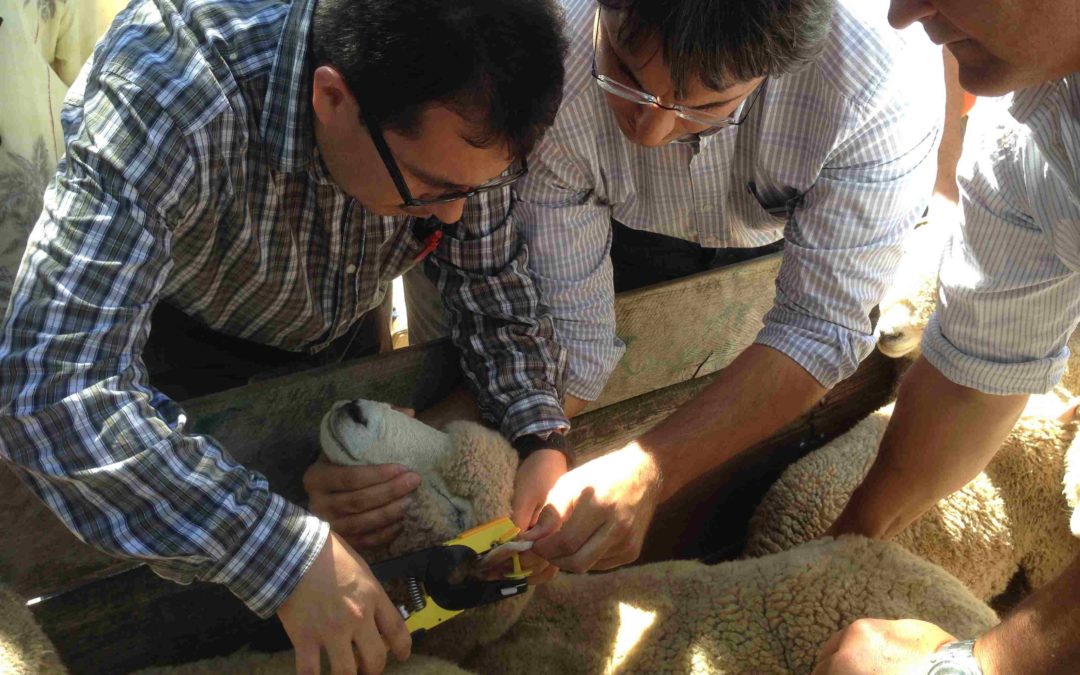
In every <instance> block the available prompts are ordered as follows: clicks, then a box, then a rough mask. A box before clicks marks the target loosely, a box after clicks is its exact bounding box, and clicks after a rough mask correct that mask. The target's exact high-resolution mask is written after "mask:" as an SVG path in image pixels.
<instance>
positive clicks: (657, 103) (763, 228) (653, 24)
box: [513, 0, 944, 572]
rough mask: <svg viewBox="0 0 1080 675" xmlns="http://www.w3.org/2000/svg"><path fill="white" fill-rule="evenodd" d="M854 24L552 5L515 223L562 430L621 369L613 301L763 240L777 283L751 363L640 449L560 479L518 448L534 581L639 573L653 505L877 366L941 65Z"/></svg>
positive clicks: (698, 4) (730, 10) (819, 12)
mask: <svg viewBox="0 0 1080 675" xmlns="http://www.w3.org/2000/svg"><path fill="white" fill-rule="evenodd" d="M865 4H866V3H863V2H856V1H854V0H852V1H849V2H839V3H836V4H835V5H834V3H833V1H832V0H798V1H795V2H760V1H758V0H753V1H751V0H738V1H735V2H732V1H728V0H724V1H720V0H676V1H675V2H672V1H671V0H600V2H599V4H597V3H595V2H587V1H585V0H565V2H564V8H565V12H566V17H567V25H568V26H569V30H570V35H569V38H570V43H571V46H570V52H569V56H568V60H567V68H566V70H567V86H566V90H565V93H564V99H563V105H562V107H561V108H560V111H559V114H558V117H557V118H556V122H555V125H554V126H553V127H552V129H551V131H550V132H549V133H548V134H547V135H545V137H544V139H543V140H542V141H541V142H540V143H539V144H538V146H537V148H536V150H535V151H534V152H533V153H532V154H531V155H530V158H529V162H530V166H529V175H528V176H527V177H526V178H525V179H523V180H522V181H520V182H519V183H518V184H516V185H515V194H516V202H515V206H514V215H513V217H514V220H515V223H517V224H520V225H521V227H522V228H523V230H524V232H525V235H526V239H527V241H528V245H529V252H530V255H529V269H530V271H531V272H532V273H533V275H534V277H535V279H536V280H537V284H538V286H539V287H540V289H541V294H542V299H543V302H544V304H545V305H547V306H548V307H550V308H551V311H552V314H553V315H554V317H555V327H556V336H557V339H558V341H559V343H560V344H561V345H562V346H563V347H565V348H566V350H567V352H568V355H569V371H568V373H567V384H566V387H567V405H566V410H567V412H568V413H570V414H573V413H574V412H576V411H577V410H580V409H581V408H582V407H583V406H584V404H585V402H587V401H589V400H592V399H595V398H596V397H597V396H598V395H599V394H600V392H601V390H602V389H603V386H604V383H605V381H606V380H607V377H608V375H609V374H610V373H611V371H612V369H613V368H614V367H615V364H616V363H617V362H618V360H619V358H620V357H621V355H622V353H623V345H622V344H621V343H620V341H619V340H618V339H617V337H616V335H615V315H614V306H613V295H614V293H616V292H619V291H622V290H627V289H630V288H634V287H636V286H639V285H643V284H651V283H656V282H660V281H664V280H667V279H674V278H678V277H681V276H685V275H688V274H692V273H694V272H699V271H703V270H707V269H710V268H713V267H716V266H718V265H722V264H727V263H729V262H732V261H736V260H741V259H743V258H745V257H750V256H751V255H755V254H759V253H762V252H767V251H769V250H773V249H778V248H779V247H780V246H781V244H780V241H781V239H783V244H782V245H783V263H782V266H781V269H780V273H779V277H778V278H777V294H776V300H775V304H774V306H773V308H772V310H771V311H770V312H769V313H768V314H767V315H766V317H765V321H764V323H765V325H764V328H763V329H762V330H761V332H760V333H759V335H758V337H757V340H756V343H755V344H754V345H752V346H751V347H749V348H748V349H746V350H745V351H744V352H743V353H742V354H741V355H739V356H738V358H737V359H736V360H735V361H734V362H733V363H732V364H731V365H729V366H728V367H726V368H725V369H724V370H723V371H722V372H721V373H720V374H719V375H718V379H717V381H716V382H714V383H712V384H711V385H710V386H709V387H708V388H707V389H705V390H704V391H703V392H702V393H701V394H699V395H698V396H697V397H696V398H694V399H693V400H692V401H690V402H689V403H687V404H686V405H684V406H683V407H682V408H681V409H680V410H678V411H677V412H676V413H674V414H673V415H672V416H671V417H670V418H668V419H667V420H666V421H664V422H662V423H661V424H660V425H659V426H657V427H656V428H655V429H653V430H652V431H650V432H648V433H647V434H645V435H643V436H642V437H640V438H639V439H637V440H635V441H634V442H633V443H630V444H629V445H627V446H626V447H625V448H623V449H621V450H619V451H617V452H615V453H613V454H611V455H609V456H607V457H604V458H600V459H597V460H595V461H593V462H589V463H586V464H584V465H582V466H580V467H577V468H575V469H574V470H572V471H569V472H566V466H565V464H564V463H563V461H562V456H561V454H559V453H557V452H555V451H553V450H550V449H547V448H545V445H547V446H554V445H557V444H558V443H559V441H558V439H557V437H555V439H556V440H554V441H553V440H552V438H553V437H552V436H548V437H546V438H545V437H544V436H543V435H539V436H538V437H537V438H536V439H535V440H534V441H533V445H534V447H536V448H541V449H540V450H538V452H536V453H534V455H541V453H542V456H536V457H535V458H534V457H533V456H530V458H529V459H527V460H526V462H527V465H526V466H525V467H523V469H522V472H520V473H519V486H520V487H519V489H518V492H517V494H516V496H515V517H516V519H517V520H518V521H519V522H525V521H527V520H530V519H532V518H539V525H538V526H537V527H536V528H534V529H533V530H532V532H530V533H529V534H528V535H527V536H529V537H530V538H533V539H536V545H535V547H534V549H533V550H534V551H535V553H536V554H538V555H539V556H541V557H542V558H544V559H546V560H547V561H549V562H550V563H552V564H553V565H554V566H558V567H560V568H563V569H568V570H573V571H579V572H580V571H585V570H590V569H606V568H611V567H615V566H618V565H621V564H625V563H627V562H629V561H631V560H633V559H634V558H636V557H637V555H638V553H639V551H640V549H641V545H642V540H643V538H644V535H645V531H646V528H647V526H648V524H649V522H650V520H651V518H652V515H653V512H654V509H655V505H656V504H657V503H658V502H659V501H660V500H663V499H666V498H667V497H669V496H671V495H672V494H674V493H675V492H677V491H678V490H680V489H681V488H682V487H683V486H684V485H686V484H687V483H688V482H690V481H691V480H692V479H693V478H695V477H697V476H700V475H701V474H703V473H705V472H707V471H709V470H710V469H712V468H714V467H717V466H719V465H720V464H722V463H724V462H726V461H728V460H729V459H731V458H733V457H735V456H736V455H738V454H739V453H740V452H742V451H743V450H744V449H746V448H748V447H750V446H751V445H753V444H754V443H756V442H758V441H760V440H763V439H764V438H766V437H768V436H769V435H771V434H772V433H773V432H775V431H776V430H778V429H779V428H780V427H782V426H783V425H785V424H787V423H788V422H790V421H791V420H793V419H795V418H796V417H798V416H799V415H801V414H803V413H804V412H805V411H806V410H808V409H809V408H810V407H811V406H812V405H814V404H815V403H816V402H817V401H818V400H819V399H820V398H821V397H822V396H823V395H824V393H825V392H826V391H827V390H828V389H829V388H830V387H832V386H833V385H835V384H836V383H837V382H839V381H840V380H842V379H844V378H845V377H847V376H848V375H850V374H851V373H852V372H853V371H854V370H855V369H856V367H857V366H858V364H859V362H860V361H861V360H862V359H863V358H864V357H865V356H867V355H868V354H869V352H870V351H871V349H872V348H873V345H874V335H873V324H872V320H871V318H870V315H871V311H872V309H873V308H874V306H875V305H876V304H877V302H878V300H879V299H880V297H881V295H882V294H883V292H884V290H885V288H886V287H887V285H888V284H889V282H890V280H891V277H892V275H893V272H894V270H895V266H896V264H897V261H898V259H899V256H900V250H901V244H902V240H903V239H904V236H905V235H906V233H907V232H908V231H910V230H911V228H912V227H913V225H914V223H915V221H916V219H917V218H918V216H919V215H920V214H921V212H922V211H923V209H924V208H925V205H926V203H927V202H928V200H929V196H930V194H931V186H932V184H933V180H934V173H935V169H936V161H935V160H936V148H937V144H938V141H939V135H940V133H939V132H940V126H941V120H940V117H941V115H942V111H943V109H944V97H943V86H942V82H943V78H942V70H941V54H940V51H939V50H936V49H934V48H932V46H931V45H929V43H927V42H926V40H925V39H924V38H923V36H921V35H919V34H917V33H912V34H897V33H895V32H894V31H893V30H892V29H891V28H890V27H889V26H888V25H887V23H886V22H885V21H884V19H883V16H882V14H881V12H880V8H876V7H873V6H871V7H865V6H864V5H865ZM526 477H530V478H529V480H526ZM661 477H662V480H661ZM553 483H554V488H553V489H551V490H550V492H548V491H547V489H546V486H547V485H551V484H553ZM545 505H546V508H545V509H544V510H543V511H540V509H541V507H545Z"/></svg>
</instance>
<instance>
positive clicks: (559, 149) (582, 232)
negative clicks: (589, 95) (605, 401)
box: [514, 105, 626, 401]
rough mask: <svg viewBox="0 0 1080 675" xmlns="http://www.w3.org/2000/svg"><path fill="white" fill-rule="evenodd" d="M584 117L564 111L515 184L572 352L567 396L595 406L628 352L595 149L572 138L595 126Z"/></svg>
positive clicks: (543, 286) (518, 210)
mask: <svg viewBox="0 0 1080 675" xmlns="http://www.w3.org/2000/svg"><path fill="white" fill-rule="evenodd" d="M582 114H587V113H584V111H583V110H582V109H581V106H566V105H564V107H563V109H562V110H561V111H560V115H559V118H558V119H557V121H556V125H555V127H554V128H552V129H551V130H550V131H549V132H548V133H547V134H546V135H545V137H544V139H543V140H542V141H541V142H540V144H539V146H538V148H537V150H536V151H535V152H534V153H533V155H532V158H531V160H530V161H531V165H530V171H529V175H528V176H527V177H526V178H525V179H523V180H522V181H521V183H520V185H519V186H517V187H516V190H515V191H516V195H515V196H516V201H515V208H514V219H515V222H516V223H518V224H519V225H520V227H521V229H522V233H523V235H524V236H525V239H526V241H528V244H529V251H530V254H531V255H530V257H529V271H530V272H531V273H532V275H533V278H534V279H535V281H536V284H537V286H538V287H539V289H540V292H541V297H543V299H544V302H545V303H546V304H547V305H548V306H549V307H550V308H551V312H552V317H553V318H554V321H555V334H556V336H557V338H558V340H559V343H560V344H562V345H563V346H564V347H565V348H566V350H567V352H568V358H569V362H568V372H567V383H566V390H567V393H569V394H572V395H573V396H576V397H577V398H580V399H584V400H587V401H592V400H595V399H596V398H597V397H599V396H600V393H601V391H603V388H604V385H605V384H606V382H607V379H608V377H609V376H610V375H611V372H612V371H613V370H614V369H615V366H616V364H618V362H619V359H621V358H622V355H623V353H624V352H625V351H626V347H625V345H624V344H623V342H622V341H621V340H619V338H618V337H617V336H616V333H615V290H614V284H613V281H612V269H611V237H612V230H611V209H610V207H609V206H608V205H607V204H605V203H603V201H602V200H601V199H599V198H598V197H597V195H596V193H595V192H594V190H593V189H592V188H591V187H589V186H590V185H594V184H595V183H593V179H594V178H593V177H592V176H590V169H589V163H588V157H587V156H585V155H587V154H588V152H589V150H588V148H590V146H591V145H593V144H590V143H588V142H586V141H585V139H581V138H569V137H568V135H569V134H573V133H575V132H574V130H575V129H577V130H588V129H590V128H591V126H592V125H591V124H590V123H589V122H588V120H577V119H576V118H577V117H579V116H580V115H582ZM579 122H580V123H579ZM570 148H574V150H572V151H571V150H570Z"/></svg>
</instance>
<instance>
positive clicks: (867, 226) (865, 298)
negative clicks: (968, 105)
mask: <svg viewBox="0 0 1080 675" xmlns="http://www.w3.org/2000/svg"><path fill="white" fill-rule="evenodd" d="M935 92H936V93H938V94H939V96H937V97H935V96H934V95H932V94H933V93H935ZM908 93H910V92H909V91H908V90H907V89H906V88H902V87H897V88H895V89H894V93H893V94H892V97H891V98H890V99H889V100H888V101H887V102H886V103H884V104H883V105H880V106H878V107H877V108H876V109H873V110H870V111H862V110H859V109H857V108H855V109H853V110H852V113H851V114H852V122H851V124H850V130H849V131H848V132H847V133H846V135H845V137H844V138H842V140H841V142H839V143H838V145H837V147H836V149H835V150H834V151H833V152H832V153H831V154H830V156H829V157H828V159H827V161H826V163H825V165H824V166H823V167H822V169H821V172H820V174H819V176H818V178H817V180H816V182H815V183H814V184H813V186H811V187H810V188H809V189H808V190H807V191H806V192H805V193H804V194H802V195H800V196H798V197H797V198H795V199H793V201H792V207H793V208H792V211H791V213H790V214H789V217H788V222H787V224H786V226H785V228H784V238H785V245H784V254H783V261H782V263H781V267H780V272H779V274H778V276H777V280H776V302H775V304H774V306H773V308H772V309H771V310H770V311H769V312H768V313H767V314H766V315H765V318H764V324H765V325H764V327H763V328H762V330H761V332H760V333H759V334H758V336H757V339H756V342H757V343H758V344H763V345H767V346H769V347H772V348H774V349H777V350H779V351H781V352H783V353H784V354H786V355H787V356H789V357H790V358H791V359H793V360H794V361H795V362H796V363H798V364H799V365H800V366H802V367H803V368H804V369H805V370H806V371H807V372H808V373H809V374H810V375H811V376H813V377H814V379H816V380H817V381H818V382H819V383H820V384H821V385H822V386H823V387H826V388H828V387H832V386H833V385H835V384H836V383H837V382H839V381H841V380H843V379H844V378H846V377H848V376H849V375H851V374H852V373H853V372H854V371H855V369H856V368H858V366H859V363H860V362H861V361H862V359H864V358H866V356H867V355H869V353H870V352H871V350H872V349H873V348H874V343H875V337H874V330H873V325H872V323H871V320H870V313H871V311H872V309H873V308H874V306H875V305H877V303H878V302H879V301H880V300H881V297H882V296H883V295H884V293H885V290H886V289H887V288H888V286H889V284H890V283H891V282H892V279H893V276H894V274H895V272H896V269H897V266H898V265H899V261H900V255H901V252H902V247H903V242H904V238H905V237H906V236H907V235H908V233H910V231H911V230H912V228H913V227H914V224H915V221H916V219H917V218H918V216H919V214H920V213H921V212H922V211H923V209H924V208H925V206H926V203H927V202H928V200H929V197H930V194H931V189H932V185H933V180H934V175H935V170H936V161H935V160H936V150H937V146H938V143H939V141H940V120H939V115H938V111H940V110H941V109H942V108H943V106H944V103H943V98H942V97H941V96H940V94H941V92H940V89H939V88H938V87H935V86H932V87H929V89H928V91H927V94H926V96H924V97H922V98H916V99H915V100H905V94H908Z"/></svg>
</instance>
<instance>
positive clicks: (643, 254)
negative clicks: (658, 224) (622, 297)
mask: <svg viewBox="0 0 1080 675" xmlns="http://www.w3.org/2000/svg"><path fill="white" fill-rule="evenodd" d="M611 228H612V241H611V265H612V268H613V272H614V277H615V292H616V293H621V292H622V291H629V290H633V289H635V288H641V287H643V286H652V285H653V284H658V283H660V282H662V281H671V280H673V279H681V278H682V277H687V276H690V275H691V274H697V273H698V272H705V271H707V270H711V269H716V268H718V267H725V266H727V265H732V264H734V263H737V262H742V261H744V260H750V259H752V258H757V257H759V256H763V255H767V254H769V253H773V252H775V251H781V250H783V248H784V242H783V240H781V241H777V242H774V243H772V244H767V245H765V246H759V247H757V248H707V247H704V246H701V245H700V244H695V243H694V242H692V241H686V240H684V239H679V238H677V237H669V236H667V235H663V234H655V233H652V232H643V231H641V230H635V229H633V228H630V227H627V226H626V225H623V224H622V223H620V222H618V221H615V220H613V221H611Z"/></svg>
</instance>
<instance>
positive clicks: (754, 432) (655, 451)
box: [638, 345, 825, 500]
mask: <svg viewBox="0 0 1080 675" xmlns="http://www.w3.org/2000/svg"><path fill="white" fill-rule="evenodd" d="M824 395H825V388H824V387H822V386H821V385H820V384H818V382H817V380H815V379H814V378H813V377H811V376H810V374H809V373H807V372H806V371H805V370H803V369H802V367H800V366H799V365H798V364H797V363H795V361H793V360H792V359H791V358H789V357H788V356H787V355H785V354H783V353H782V352H779V351H777V350H775V349H772V348H770V347H765V346H762V345H751V346H750V347H749V348H748V349H747V350H746V351H744V352H743V353H742V354H740V355H739V356H738V357H737V358H736V359H735V360H734V361H733V362H732V363H731V364H730V365H728V366H727V367H726V368H724V369H723V370H722V371H721V372H720V374H719V375H718V376H717V379H716V381H714V382H713V383H712V384H710V385H709V386H708V387H707V388H706V389H705V390H704V391H702V392H701V393H700V394H698V395H697V396H696V397H694V398H693V399H692V400H691V401H690V402H689V403H687V404H685V405H683V406H682V407H681V408H679V410H678V411H676V412H675V413H674V414H673V415H671V417H668V418H667V419H666V420H664V421H663V422H661V423H660V424H659V425H657V426H656V427H655V428H653V429H652V430H651V431H649V432H648V433H647V434H645V435H644V436H642V438H641V439H639V441H638V442H639V444H640V445H641V447H642V448H643V449H645V450H646V451H647V452H648V453H650V454H651V455H652V456H653V457H654V458H655V459H656V462H657V464H658V465H659V468H660V471H661V474H662V475H663V489H662V492H661V495H660V498H661V500H663V499H667V498H668V497H670V496H671V495H673V494H674V493H676V492H678V490H679V489H681V488H682V487H683V486H685V485H686V484H687V483H689V482H690V481H691V480H693V479H694V478H695V477H697V476H699V475H701V474H702V473H704V472H707V471H708V470H710V469H712V468H714V467H716V466H719V465H720V464H722V463H724V462H725V461H727V460H729V459H731V458H732V457H734V456H735V455H737V454H739V453H740V452H742V451H743V450H745V449H746V448H748V447H750V446H751V445H753V444H754V443H757V442H759V441H761V440H763V439H765V438H768V437H769V436H770V435H772V434H773V433H774V432H776V431H777V430H779V429H780V428H782V427H783V426H784V425H786V424H788V423H789V422H791V421H792V420H794V419H796V418H797V417H799V416H800V415H802V414H803V413H804V412H806V411H807V410H809V409H810V408H811V407H812V406H813V405H814V404H815V403H817V402H818V401H819V400H820V399H821V397H822V396H824Z"/></svg>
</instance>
